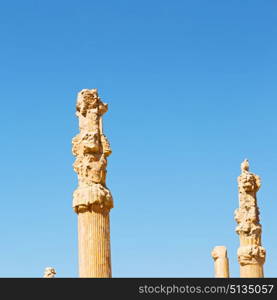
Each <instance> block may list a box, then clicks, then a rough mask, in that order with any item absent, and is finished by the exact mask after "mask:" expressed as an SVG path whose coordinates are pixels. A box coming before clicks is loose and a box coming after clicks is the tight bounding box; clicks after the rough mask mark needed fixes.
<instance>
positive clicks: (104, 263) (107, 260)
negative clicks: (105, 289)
mask: <svg viewBox="0 0 277 300" xmlns="http://www.w3.org/2000/svg"><path fill="white" fill-rule="evenodd" d="M76 110H77V112H76V115H77V117H78V118H79V128H80V133H79V134H78V135H77V136H76V137H74V138H73V140H72V143H73V148H72V152H73V154H74V155H75V156H76V160H75V163H74V165H73V167H74V170H75V172H76V173H77V174H78V182H79V184H78V188H77V189H76V190H75V192H74V194H73V208H74V210H75V212H76V213H77V214H78V247H79V275H80V277H103V278H104V277H111V276H112V271H111V249H110V219H109V212H110V209H111V208H112V207H113V198H112V195H111V193H110V191H109V189H108V188H107V187H106V166H107V156H108V155H110V154H111V148H110V145H109V142H108V140H107V138H106V137H105V136H104V134H103V129H102V115H103V114H104V113H105V112H106V111H107V110H108V106H107V104H105V103H103V102H102V101H101V99H100V98H99V96H98V93H97V90H96V89H92V90H87V89H85V90H82V91H81V92H80V93H79V94H78V98H77V106H76Z"/></svg>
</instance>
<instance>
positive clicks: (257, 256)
mask: <svg viewBox="0 0 277 300" xmlns="http://www.w3.org/2000/svg"><path fill="white" fill-rule="evenodd" d="M260 186H261V179H260V177H259V176H258V175H256V174H253V173H251V172H249V162H248V160H247V159H245V160H244V161H243V162H242V163H241V175H240V176H239V177H238V188H239V208H238V209H236V210H235V220H236V221H237V223H238V225H237V227H236V232H237V234H238V235H239V236H240V248H239V249H238V253H237V254H238V260H239V263H240V265H241V266H242V267H243V266H246V265H255V264H256V265H260V266H261V268H262V265H263V264H264V261H265V254H266V252H265V249H264V248H263V247H261V232H262V226H261V224H260V219H259V214H260V213H259V208H258V206H257V197H256V194H257V192H258V190H259V188H260ZM247 272H249V270H248V271H247ZM250 273H251V272H250ZM250 273H249V274H250ZM261 273H262V271H261V272H260V274H261ZM250 275H251V274H250ZM252 275H253V277H256V276H255V274H252Z"/></svg>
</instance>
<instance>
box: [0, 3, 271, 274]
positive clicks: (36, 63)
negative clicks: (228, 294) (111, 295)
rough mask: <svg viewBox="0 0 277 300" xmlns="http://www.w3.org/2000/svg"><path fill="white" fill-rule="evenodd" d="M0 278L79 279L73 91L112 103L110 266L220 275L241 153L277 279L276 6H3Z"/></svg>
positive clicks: (233, 247)
mask: <svg viewBox="0 0 277 300" xmlns="http://www.w3.org/2000/svg"><path fill="white" fill-rule="evenodd" d="M0 25H1V26H0V41H1V47H0V66H1V68H0V82H1V84H0V91H1V103H2V114H1V118H0V122H1V129H2V130H1V132H2V138H1V141H2V146H1V148H0V160H1V172H0V182H1V195H2V196H1V199H2V200H1V204H2V207H1V210H0V236H1V242H0V245H1V258H0V265H1V268H0V277H41V276H42V275H43V271H44V268H45V267H47V266H53V267H55V269H56V271H57V277H76V276H77V275H78V252H77V215H76V214H75V213H74V212H73V210H72V207H71V206H72V193H73V191H74V189H75V188H76V186H77V175H76V174H75V173H74V171H73V168H72V164H73V162H74V157H73V155H72V153H71V139H72V138H73V137H74V136H75V135H76V134H77V133H78V120H77V118H76V116H75V102H76V96H77V92H78V91H79V90H81V89H83V88H89V89H91V88H98V91H99V94H100V97H101V98H102V100H103V101H104V102H107V103H108V104H109V112H108V113H107V114H106V115H105V116H104V132H105V134H106V136H107V137H108V139H109V140H110V143H111V147H112V150H113V154H112V155H111V156H110V157H109V160H108V175H107V185H108V187H109V188H110V189H111V191H112V194H113V197H114V204H115V207H114V209H113V210H112V211H111V242H112V268H113V276H114V277H213V260H212V258H211V254H210V252H211V250H212V248H213V247H214V246H216V245H225V246H226V247H227V249H228V255H229V260H230V273H231V277H238V276H239V265H238V262H237V257H236V251H237V248H238V246H239V239H238V236H237V235H236V233H235V231H234V230H235V226H236V223H235V221H234V218H233V212H234V210H235V209H236V208H237V207H238V191H237V182H236V180H237V176H238V175H239V174H240V163H241V162H242V160H243V159H244V158H248V159H249V161H250V171H252V172H254V173H256V174H258V175H260V176H261V179H262V187H261V189H260V191H259V192H258V204H259V207H260V211H261V224H262V226H263V236H262V242H263V246H264V247H265V248H266V250H267V258H266V263H265V276H266V277H276V276H277V271H276V270H277V232H276V230H277V218H276V213H277V204H276V202H277V201H276V199H277V184H276V181H277V156H276V149H277V136H276V135H277V134H276V128H277V119H276V110H277V102H276V98H277V85H276V78H277V56H276V53H277V41H276V36H277V2H276V1H273V0H268V1H262V0H259V1H258V0H251V1H250V0H249V1H247V0H245V1H239V0H232V1H222V0H209V1H205V0H193V1H183V0H174V1H163V0H159V1H158V0H151V1H145V0H140V1H127V0H125V1H122V0H118V1H84V0H80V1H71V0H67V1H64V0H61V1H53V0H50V1H44V2H43V1H31V0H26V1H9V2H7V1H6V2H1V4H0Z"/></svg>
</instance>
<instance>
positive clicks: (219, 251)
mask: <svg viewBox="0 0 277 300" xmlns="http://www.w3.org/2000/svg"><path fill="white" fill-rule="evenodd" d="M212 258H213V259H214V274H215V277H218V278H229V261H228V257H227V249H226V247H224V246H216V247H214V249H213V251H212Z"/></svg>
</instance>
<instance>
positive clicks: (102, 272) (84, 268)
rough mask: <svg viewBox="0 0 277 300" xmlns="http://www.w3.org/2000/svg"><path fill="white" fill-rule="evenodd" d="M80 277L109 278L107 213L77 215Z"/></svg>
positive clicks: (110, 274)
mask: <svg viewBox="0 0 277 300" xmlns="http://www.w3.org/2000/svg"><path fill="white" fill-rule="evenodd" d="M78 247H79V275H80V277H95V278H96V277H100V278H101V277H102V278H105V277H111V276H112V271H111V248H110V216H109V212H108V211H99V212H95V211H93V210H87V209H86V210H85V211H82V212H79V213H78Z"/></svg>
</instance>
